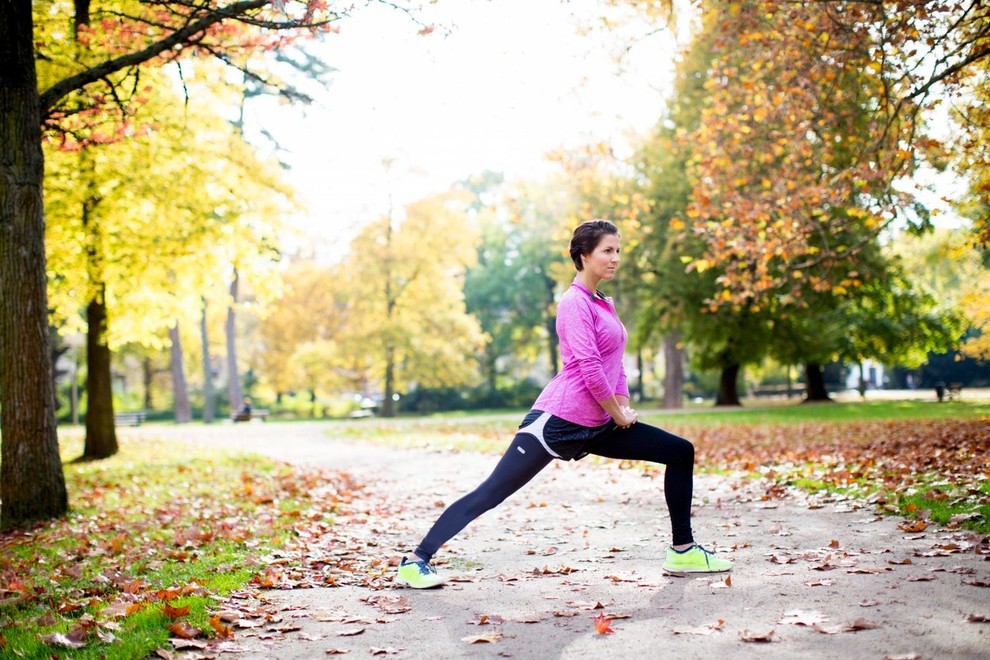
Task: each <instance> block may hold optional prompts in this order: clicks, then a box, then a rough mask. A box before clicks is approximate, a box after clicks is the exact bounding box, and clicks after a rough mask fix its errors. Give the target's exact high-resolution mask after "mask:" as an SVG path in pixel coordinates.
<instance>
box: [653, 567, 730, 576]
mask: <svg viewBox="0 0 990 660" xmlns="http://www.w3.org/2000/svg"><path fill="white" fill-rule="evenodd" d="M660 570H662V571H663V572H664V573H666V574H667V575H673V576H675V577H687V576H689V575H720V574H722V573H731V572H732V569H731V568H723V569H721V570H718V571H706V570H701V571H672V570H670V569H668V568H662V569H660Z"/></svg>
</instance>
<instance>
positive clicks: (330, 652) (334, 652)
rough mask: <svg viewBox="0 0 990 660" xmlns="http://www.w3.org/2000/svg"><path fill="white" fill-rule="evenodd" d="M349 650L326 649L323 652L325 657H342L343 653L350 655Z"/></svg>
mask: <svg viewBox="0 0 990 660" xmlns="http://www.w3.org/2000/svg"><path fill="white" fill-rule="evenodd" d="M350 652H351V650H350V649H327V650H326V651H324V653H326V654H327V655H344V654H345V653H350Z"/></svg>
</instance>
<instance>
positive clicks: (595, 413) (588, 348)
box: [533, 278, 629, 426]
mask: <svg viewBox="0 0 990 660" xmlns="http://www.w3.org/2000/svg"><path fill="white" fill-rule="evenodd" d="M557 335H558V336H559V337H560V358H561V361H562V362H563V368H562V369H561V370H560V372H558V373H557V375H556V376H554V377H553V379H552V380H551V381H550V382H549V383H547V386H546V387H545V388H543V392H541V393H540V396H539V397H537V399H536V403H534V404H533V409H534V410H542V411H544V412H548V413H550V414H552V415H556V416H557V417H560V418H562V419H566V420H567V421H569V422H574V423H575V424H580V425H581V426H600V425H602V424H605V423H606V422H608V421H609V420H610V419H611V417H610V416H609V414H608V413H607V412H605V409H604V408H602V407H601V405H600V404H599V403H598V402H599V401H605V400H606V399H608V398H610V397H611V396H613V395H615V394H618V395H622V396H626V397H628V396H629V387H628V385H627V383H626V371H625V368H624V367H623V364H622V356H623V353H624V351H625V347H626V338H627V336H628V335H627V334H626V328H625V326H624V325H622V321H620V320H619V315H618V314H617V313H616V311H615V305H614V304H613V303H612V301H611V299H608V300H602V299H601V298H599V297H597V296H595V295H594V294H593V293H592V292H591V291H589V290H588V289H587V288H586V287H585V286H584V285H583V284H581V282H580V281H578V279H577V278H575V279H574V281H573V282H572V283H571V286H570V288H569V289H567V291H565V292H564V295H563V296H562V297H561V299H560V303H559V304H558V305H557Z"/></svg>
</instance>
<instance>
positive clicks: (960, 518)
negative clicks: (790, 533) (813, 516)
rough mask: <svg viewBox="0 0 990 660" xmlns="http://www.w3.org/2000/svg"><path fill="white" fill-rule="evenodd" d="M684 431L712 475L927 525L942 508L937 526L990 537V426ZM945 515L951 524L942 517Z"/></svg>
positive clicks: (892, 424)
mask: <svg viewBox="0 0 990 660" xmlns="http://www.w3.org/2000/svg"><path fill="white" fill-rule="evenodd" d="M672 430H673V429H672ZM682 431H683V434H684V435H685V436H686V437H688V438H690V439H691V440H692V441H693V442H694V443H695V445H696V447H697V452H698V463H699V465H700V466H702V467H703V468H706V469H714V470H738V471H744V472H750V473H759V474H761V475H763V476H764V477H766V478H767V479H769V480H770V483H771V487H773V486H790V485H795V484H797V485H801V486H803V487H805V488H820V489H825V490H831V491H833V492H841V493H846V494H850V495H856V496H860V497H864V498H866V499H868V500H869V501H871V502H873V503H876V504H878V505H879V506H881V507H883V508H884V509H886V510H888V511H892V512H899V513H908V514H912V515H915V516H920V517H923V516H924V515H930V514H931V513H932V511H931V509H932V508H934V509H936V513H935V515H932V519H933V520H935V521H936V522H939V523H943V524H949V525H950V526H951V525H960V524H961V525H964V526H967V527H972V528H974V529H978V530H981V531H990V528H988V525H990V419H987V418H972V419H932V420H909V421H903V420H898V421H868V422H843V423H804V424H786V425H783V424H778V425H725V426H710V427H696V426H695V427H691V428H690V429H683V430H682ZM675 432H676V431H675ZM940 505H942V506H940ZM940 508H944V509H945V511H946V512H947V513H946V514H945V515H944V516H940V515H938V513H937V510H938V509H940Z"/></svg>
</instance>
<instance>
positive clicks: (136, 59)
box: [39, 0, 340, 121]
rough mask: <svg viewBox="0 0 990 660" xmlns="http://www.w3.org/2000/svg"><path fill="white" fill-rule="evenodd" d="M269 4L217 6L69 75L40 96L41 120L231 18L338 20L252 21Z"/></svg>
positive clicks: (297, 24)
mask: <svg viewBox="0 0 990 660" xmlns="http://www.w3.org/2000/svg"><path fill="white" fill-rule="evenodd" d="M268 4H269V0H240V1H239V2H235V3H233V4H231V5H228V6H226V7H220V8H217V9H214V10H211V11H209V12H208V13H207V14H205V15H203V16H202V17H200V18H198V19H196V20H193V21H191V22H189V23H188V24H186V25H184V26H183V27H181V28H179V29H177V30H176V31H175V32H172V33H171V34H169V35H167V36H165V37H163V38H162V39H161V40H160V41H157V42H155V43H153V44H151V45H150V46H148V47H147V48H144V49H142V50H139V51H136V52H133V53H127V54H126V55H121V56H120V57H116V58H113V59H110V60H107V61H105V62H102V63H101V64H98V65H96V66H93V67H90V68H88V69H86V70H84V71H80V72H79V73H77V74H75V75H73V76H69V77H68V78H65V79H63V80H60V81H59V82H57V83H55V84H54V85H52V86H51V87H49V88H48V89H46V90H45V91H44V92H43V93H42V94H41V110H40V115H41V116H40V117H39V119H40V120H42V121H43V120H45V119H47V118H48V117H49V116H50V114H51V111H52V109H53V108H54V107H55V105H56V104H57V103H58V102H59V101H60V100H61V99H63V98H64V97H65V96H67V95H68V94H71V93H72V92H75V91H78V90H81V89H83V88H84V87H86V86H87V85H89V84H92V83H94V82H97V81H99V80H102V79H105V78H106V77H107V76H110V75H112V74H114V73H117V72H118V71H122V70H124V69H127V68H129V67H134V66H138V65H141V64H144V63H145V62H148V61H149V60H152V59H154V58H155V57H158V56H159V55H162V54H163V53H166V52H168V51H170V50H172V49H174V48H176V47H177V46H183V45H186V44H188V43H190V42H192V41H194V40H195V38H196V37H197V36H200V35H202V34H203V33H205V32H206V31H207V30H208V29H209V28H210V27H212V26H214V25H216V24H217V23H220V22H222V21H225V20H229V19H234V20H238V21H241V22H243V23H247V24H251V25H261V26H263V27H266V28H269V29H293V28H313V27H319V26H320V25H324V24H326V23H329V22H330V20H336V19H337V18H340V16H339V15H334V18H333V19H328V20H325V21H312V22H308V21H306V22H304V21H289V22H284V23H277V22H270V21H259V20H256V19H252V18H251V17H250V16H249V15H248V14H249V12H251V11H254V10H258V9H261V8H262V7H265V6H266V5H268Z"/></svg>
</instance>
